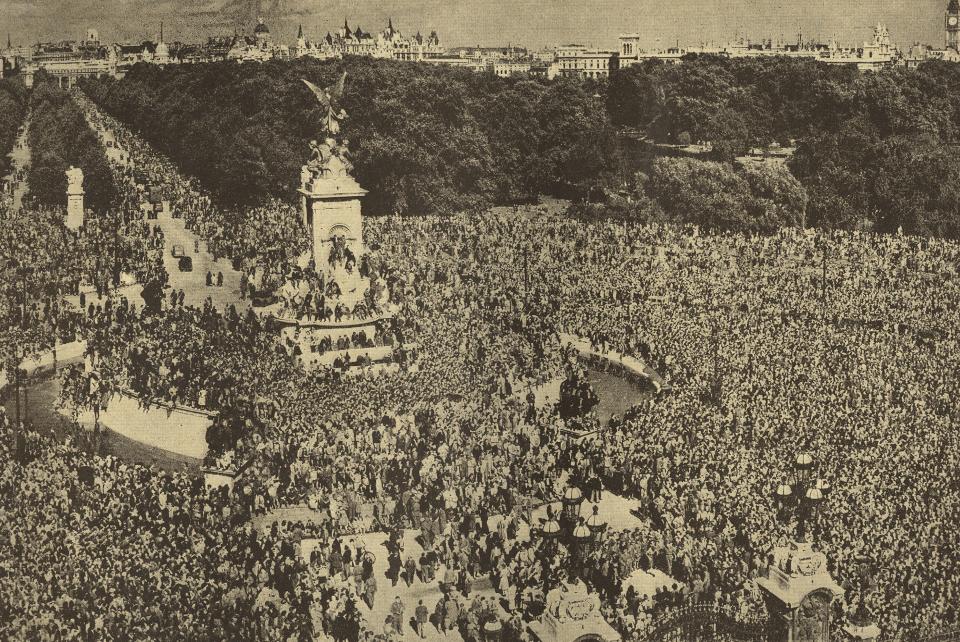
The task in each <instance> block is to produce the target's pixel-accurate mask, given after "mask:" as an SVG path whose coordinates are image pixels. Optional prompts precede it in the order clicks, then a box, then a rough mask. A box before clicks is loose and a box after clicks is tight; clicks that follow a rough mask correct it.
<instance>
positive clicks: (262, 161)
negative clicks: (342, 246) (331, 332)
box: [84, 56, 960, 236]
mask: <svg viewBox="0 0 960 642" xmlns="http://www.w3.org/2000/svg"><path fill="white" fill-rule="evenodd" d="M342 70H346V71H347V72H348V74H349V76H348V81H347V83H348V86H347V92H346V95H345V97H344V106H345V108H346V110H347V112H348V113H349V118H348V119H347V120H346V122H345V123H344V126H343V134H344V135H345V136H346V138H348V139H349V141H350V149H351V151H352V153H353V155H354V160H355V165H356V174H357V177H358V179H359V180H360V182H361V183H362V184H363V185H364V186H365V187H367V188H368V189H369V190H370V192H371V193H370V196H369V197H368V199H367V201H366V204H365V206H366V209H367V211H370V212H373V213H388V212H403V213H415V214H429V213H438V212H439V213H449V212H455V211H460V210H468V209H482V208H484V207H486V206H488V205H490V204H492V203H518V202H524V201H528V200H534V199H536V198H537V197H538V196H539V195H542V194H549V195H556V196H565V197H571V198H575V199H578V198H584V197H588V196H589V197H592V198H595V197H596V196H597V195H598V194H600V193H603V192H604V190H601V189H598V188H602V187H607V188H613V189H607V190H606V193H608V194H617V193H620V194H623V193H624V192H626V193H628V194H629V195H630V196H629V198H630V199H631V200H632V205H631V206H630V207H629V208H627V209H628V210H630V211H633V212H636V213H638V214H639V215H644V216H648V217H655V216H663V217H665V218H667V219H677V218H680V219H683V220H685V221H687V222H694V223H701V224H703V225H706V226H710V227H722V228H726V229H730V228H732V229H745V230H766V229H770V228H771V226H773V227H776V226H777V225H781V224H799V223H800V222H805V223H806V224H811V225H816V226H822V227H842V228H859V229H873V230H877V231H896V230H897V229H903V230H904V231H906V232H911V233H920V234H934V235H944V236H956V235H958V234H960V229H958V225H960V223H958V215H957V212H958V209H960V202H958V200H957V191H956V190H957V188H956V187H955V186H956V185H957V180H956V178H957V177H958V176H960V158H957V155H956V154H954V153H953V152H952V150H953V149H954V147H953V145H954V144H955V142H956V141H957V139H958V136H960V105H958V104H957V103H956V101H953V100H951V96H953V95H956V93H957V91H958V90H960V66H957V65H952V64H946V63H938V62H933V63H928V64H924V65H921V67H920V68H919V69H910V70H908V69H902V68H896V69H893V68H892V69H887V70H883V71H880V72H877V73H860V72H857V71H856V70H855V69H854V68H852V67H849V66H837V65H827V64H823V63H819V62H816V61H813V60H794V59H787V58H753V59H726V58H723V57H718V56H690V57H687V58H686V59H684V61H683V62H682V63H681V64H667V63H662V62H657V61H650V62H646V63H643V64H639V65H634V66H632V67H630V68H627V69H623V70H620V71H617V72H614V73H613V74H612V76H611V78H610V80H609V82H606V81H600V82H595V81H585V82H579V81H573V80H566V79H558V80H554V81H549V82H548V81H545V80H537V79H529V78H526V79H503V78H496V77H494V76H492V75H489V74H474V73H472V72H467V71H463V70H455V69H449V68H445V67H434V66H428V65H418V64H415V63H402V62H395V61H384V60H372V59H368V58H347V59H345V60H343V61H336V62H318V61H313V60H301V61H295V62H290V63H287V62H274V63H268V64H264V65H236V64H231V63H223V64H213V65H201V66H195V67H183V68H170V69H159V68H156V67H153V66H147V65H141V66H138V67H136V68H135V69H134V70H132V72H131V73H130V74H129V75H128V76H127V77H126V78H125V79H124V80H122V81H117V80H113V79H99V80H92V81H89V82H87V84H86V85H85V87H84V88H85V90H86V91H87V92H88V93H89V94H90V95H91V96H92V97H93V98H94V100H96V101H97V102H98V103H99V104H100V105H101V106H102V107H103V108H105V109H106V110H107V111H108V112H110V113H112V114H113V115H115V116H117V117H118V118H120V119H122V120H123V121H125V122H127V123H128V124H130V125H131V126H133V127H134V128H135V129H136V130H138V131H139V132H140V133H141V134H143V135H144V136H145V137H146V138H147V139H148V140H149V141H150V142H152V143H154V144H155V145H156V146H157V147H159V148H160V149H161V150H162V151H163V152H165V153H167V154H168V155H169V156H171V157H172V158H174V159H175V160H176V161H177V162H178V163H179V164H180V165H181V166H182V167H183V169H184V170H185V171H186V172H187V173H190V174H193V175H195V176H197V177H198V178H200V179H201V181H202V182H203V183H204V184H205V185H206V186H207V187H208V188H209V189H210V190H211V191H213V192H214V193H215V194H216V195H217V196H218V197H219V198H220V199H221V200H223V201H225V202H228V203H237V204H243V205H246V204H251V203H258V202H262V201H264V200H265V199H267V198H270V197H279V198H282V199H286V200H288V201H291V200H293V198H294V196H295V189H296V183H297V180H298V176H299V168H300V166H301V165H302V164H303V163H304V162H305V160H306V158H307V155H308V151H307V145H306V141H308V140H309V139H311V138H315V137H317V135H318V131H319V123H320V120H321V111H320V109H319V108H318V106H317V104H316V101H315V100H314V98H313V96H312V95H311V94H310V92H309V91H308V90H307V89H306V88H305V87H304V86H303V85H302V83H300V79H301V78H306V79H308V80H311V81H312V82H314V83H316V84H318V85H321V86H324V85H327V84H331V83H333V82H334V80H335V79H336V78H337V77H338V75H339V73H340V72H341V71H342ZM632 132H639V133H640V134H641V136H643V137H647V138H649V139H651V140H653V141H655V142H666V143H683V142H687V141H692V142H696V141H710V142H711V143H712V145H713V152H712V154H711V159H710V160H711V161H719V162H721V163H732V161H733V158H734V157H735V156H737V155H739V154H741V153H743V152H744V151H746V149H747V148H748V147H751V146H755V145H762V146H765V145H769V144H772V143H775V142H776V143H779V144H781V145H783V146H787V145H794V146H795V147H796V153H795V155H794V157H793V159H792V160H791V161H790V164H789V169H790V170H791V172H792V174H793V177H795V178H796V179H797V180H798V181H799V186H798V185H797V183H796V182H795V181H793V180H792V178H791V176H790V175H789V173H786V172H784V171H782V169H771V170H764V171H763V172H759V175H758V170H750V169H746V168H740V169H737V168H735V167H734V166H732V165H727V166H725V167H722V166H718V165H711V164H707V165H704V166H698V165H697V163H698V162H702V161H688V162H678V161H670V162H667V161H664V162H660V163H658V164H655V163H653V162H652V158H651V154H649V153H644V152H642V151H640V152H639V153H638V149H637V146H636V145H635V144H631V140H632V139H633V138H634V137H635V134H634V133H632ZM655 155H656V153H654V156H655ZM638 171H639V172H642V175H641V176H639V177H638V176H637V172H638ZM678 181H681V182H679V183H678ZM682 181H690V182H688V183H683V182H682ZM771 184H772V185H774V186H776V187H777V189H778V190H779V191H777V192H776V193H777V197H776V198H770V197H769V194H770V193H771V192H770V189H772V188H770V185H771ZM764 185H766V187H764ZM708 188H709V189H708ZM710 189H714V190H717V191H716V192H710ZM697 194H700V195H707V194H710V196H709V198H707V197H706V196H704V200H697V198H695V195H697ZM764 194H766V196H764ZM675 195H677V197H676V198H675ZM691 199H693V200H692V201H691ZM778 199H779V200H778ZM615 200H616V199H613V201H615ZM681 203H682V204H684V205H683V208H684V209H683V210H682V211H681V205H680V204H681ZM611 204H612V205H617V203H615V202H612V203H611ZM801 208H802V209H801Z"/></svg>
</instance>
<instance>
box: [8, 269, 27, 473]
mask: <svg viewBox="0 0 960 642" xmlns="http://www.w3.org/2000/svg"><path fill="white" fill-rule="evenodd" d="M7 267H8V268H10V270H11V271H12V272H14V273H15V274H16V276H17V277H18V278H17V281H18V282H19V284H20V292H19V293H18V294H19V295H20V320H19V321H20V323H19V325H20V335H21V336H20V352H19V353H17V354H16V355H14V360H15V363H14V368H13V372H14V381H15V383H14V387H15V389H16V391H15V394H16V408H17V424H16V427H15V429H14V439H15V440H16V449H17V454H18V455H19V456H22V454H23V453H22V452H21V450H22V443H21V442H22V440H23V435H22V434H21V433H20V425H21V421H22V420H23V421H25V420H26V414H27V408H26V404H24V406H23V408H22V409H21V405H20V388H21V387H22V383H21V375H22V372H21V371H22V368H21V366H22V365H23V363H22V362H23V360H24V359H25V358H26V356H27V346H26V324H27V277H28V276H29V275H30V273H31V270H30V268H29V266H26V265H21V263H20V262H19V261H17V259H15V258H11V259H10V260H9V262H8V263H7Z"/></svg>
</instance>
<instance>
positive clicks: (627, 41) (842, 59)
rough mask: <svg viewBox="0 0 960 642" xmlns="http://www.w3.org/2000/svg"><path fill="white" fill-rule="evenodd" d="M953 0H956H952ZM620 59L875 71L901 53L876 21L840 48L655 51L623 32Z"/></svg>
mask: <svg viewBox="0 0 960 642" xmlns="http://www.w3.org/2000/svg"><path fill="white" fill-rule="evenodd" d="M954 1H956V0H954ZM619 42H620V46H619V54H618V55H619V62H620V66H621V67H630V66H631V65H635V64H637V63H639V62H642V61H644V60H664V61H668V62H677V61H679V60H681V59H682V58H683V57H684V56H686V55H688V54H712V55H718V56H726V57H729V58H754V57H765V56H784V57H788V58H809V59H813V60H818V61H820V62H824V63H827V64H837V65H854V66H856V67H857V69H859V70H861V71H876V70H878V69H882V68H884V67H889V66H891V65H893V64H895V63H896V62H897V61H898V60H899V59H900V57H901V56H900V52H899V51H898V49H897V48H896V46H895V45H893V43H892V42H891V40H890V32H889V31H888V29H887V28H886V27H885V26H884V25H882V24H878V25H877V26H876V27H875V28H874V30H873V38H872V39H871V40H869V41H867V42H864V43H863V45H862V46H860V47H848V48H844V47H840V46H839V45H837V43H836V42H834V41H831V42H830V43H828V44H822V43H818V42H804V41H803V37H802V35H801V36H798V38H797V42H796V43H790V44H788V43H783V42H777V43H774V42H773V41H772V40H766V41H760V42H751V41H749V40H745V39H742V38H741V39H739V40H737V41H734V42H731V43H727V44H725V45H704V46H698V47H679V46H677V47H674V48H669V49H663V50H656V51H645V50H643V49H642V48H641V47H640V37H639V35H638V34H635V33H628V34H623V35H621V36H620V38H619Z"/></svg>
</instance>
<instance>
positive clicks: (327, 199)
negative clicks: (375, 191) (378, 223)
mask: <svg viewBox="0 0 960 642" xmlns="http://www.w3.org/2000/svg"><path fill="white" fill-rule="evenodd" d="M299 192H300V202H301V209H302V217H303V225H304V227H306V229H307V230H309V231H310V238H311V240H312V242H313V243H312V245H313V261H314V264H315V265H316V269H317V270H318V271H326V270H328V267H329V265H330V262H329V258H330V250H331V248H332V247H333V238H334V237H335V236H338V237H343V238H344V240H345V241H346V246H347V247H348V248H349V249H350V251H351V252H352V253H353V255H354V256H355V257H356V258H357V260H358V261H359V259H360V256H361V255H362V254H363V217H362V214H361V208H360V199H361V198H363V196H365V195H366V193H367V190H365V189H363V188H362V187H360V185H359V184H358V183H357V181H355V180H354V179H353V177H351V176H349V175H347V174H341V175H334V174H324V175H320V176H315V175H313V174H311V173H310V171H309V170H308V169H307V168H306V167H305V168H304V172H303V175H302V180H301V185H300V190H299Z"/></svg>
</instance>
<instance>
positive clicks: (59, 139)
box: [27, 73, 117, 212]
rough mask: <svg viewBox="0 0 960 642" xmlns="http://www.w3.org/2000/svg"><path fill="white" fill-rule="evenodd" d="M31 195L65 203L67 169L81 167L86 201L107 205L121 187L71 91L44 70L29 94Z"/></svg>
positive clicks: (94, 206)
mask: <svg viewBox="0 0 960 642" xmlns="http://www.w3.org/2000/svg"><path fill="white" fill-rule="evenodd" d="M30 110H31V122H30V133H29V139H30V140H29V143H30V152H31V164H30V169H29V171H28V172H27V184H28V185H29V188H30V190H29V194H28V196H29V198H30V199H32V200H33V202H35V203H36V204H38V205H40V206H45V207H61V208H62V207H64V206H65V205H66V198H67V197H66V191H67V178H66V174H65V172H66V170H67V168H68V167H70V166H71V165H72V166H74V167H79V168H80V169H82V170H83V176H84V180H83V186H84V190H85V191H86V196H85V198H84V203H85V206H86V207H87V208H89V209H92V210H94V211H98V212H101V211H107V210H108V209H109V208H110V207H111V205H113V204H114V202H115V200H116V198H117V187H116V184H115V183H114V181H113V175H112V174H111V172H110V166H109V165H108V164H107V157H106V154H105V153H104V150H103V146H102V145H101V144H100V141H99V139H98V138H97V135H96V134H95V133H94V131H93V130H92V129H91V128H90V125H89V123H87V121H86V119H85V118H84V116H83V112H82V111H81V109H80V107H78V106H77V104H76V103H74V102H73V100H72V99H71V97H70V94H69V93H67V92H66V91H64V90H62V89H60V88H59V87H58V86H57V83H56V82H55V81H54V80H53V79H52V78H51V77H50V76H47V75H46V74H43V73H39V74H37V75H36V76H35V77H34V86H33V90H32V94H31V96H30Z"/></svg>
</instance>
